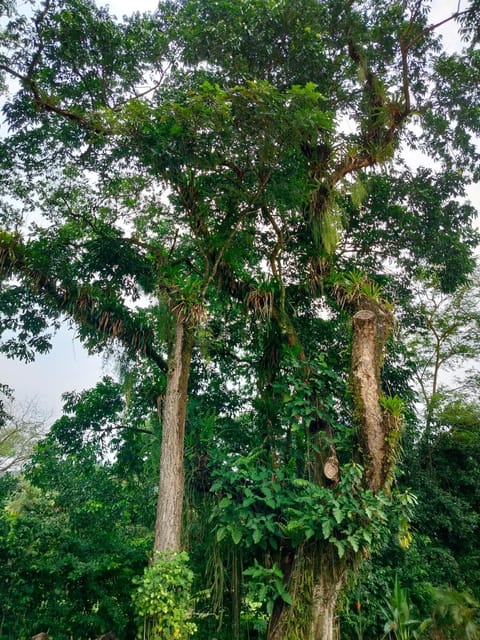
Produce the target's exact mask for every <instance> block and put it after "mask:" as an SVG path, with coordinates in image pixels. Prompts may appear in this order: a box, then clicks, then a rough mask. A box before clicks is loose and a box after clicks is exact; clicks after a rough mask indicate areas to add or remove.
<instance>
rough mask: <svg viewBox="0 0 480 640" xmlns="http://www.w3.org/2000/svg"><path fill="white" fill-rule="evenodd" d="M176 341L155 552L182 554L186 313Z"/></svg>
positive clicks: (190, 336)
mask: <svg viewBox="0 0 480 640" xmlns="http://www.w3.org/2000/svg"><path fill="white" fill-rule="evenodd" d="M175 319H176V331H175V341H174V344H173V347H172V350H171V353H170V357H169V367H168V377H167V390H166V393H165V399H164V404H163V412H162V442H161V450H160V481H159V489H158V504H157V519H156V523H155V543H154V547H153V549H154V551H161V552H164V551H179V550H180V548H181V534H182V509H183V492H184V466H183V457H184V451H183V449H184V437H185V419H186V410H187V395H188V379H189V374H190V363H191V359H192V350H193V342H194V330H193V328H192V327H191V326H190V325H189V323H188V322H187V320H186V319H185V316H184V313H183V310H180V311H179V312H178V313H176V315H175Z"/></svg>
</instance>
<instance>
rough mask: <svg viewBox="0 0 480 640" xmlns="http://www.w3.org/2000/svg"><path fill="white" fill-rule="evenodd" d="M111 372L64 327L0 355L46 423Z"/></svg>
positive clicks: (0, 377) (451, 44)
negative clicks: (21, 353)
mask: <svg viewBox="0 0 480 640" xmlns="http://www.w3.org/2000/svg"><path fill="white" fill-rule="evenodd" d="M100 4H108V6H109V7H110V10H111V13H113V14H115V15H116V16H117V17H121V16H123V15H125V14H129V13H131V12H133V11H153V10H154V9H155V8H156V6H157V0H135V2H131V1H130V2H129V1H127V0H110V1H109V2H101V3H100ZM457 4H458V2H457V0H434V2H433V4H432V19H433V21H434V22H437V21H440V20H441V19H443V18H445V17H446V16H448V15H450V14H452V13H454V12H455V11H456V9H457ZM464 4H465V3H464V2H463V3H462V5H464ZM442 35H443V37H444V43H445V45H446V46H447V48H448V49H449V50H455V49H456V48H458V46H459V43H458V39H457V37H456V33H455V27H454V25H446V26H445V27H444V28H443V30H442ZM468 195H469V198H470V199H471V200H472V202H473V203H474V204H476V205H477V207H478V208H479V210H480V187H479V186H478V185H476V186H473V187H472V188H471V189H470V191H469V194H468ZM113 372H114V365H113V364H112V363H110V364H105V363H104V361H103V358H102V357H101V356H98V355H97V356H89V355H88V354H87V353H86V351H85V350H84V349H83V347H82V345H81V344H80V342H79V341H78V340H77V339H76V338H75V329H74V328H69V327H68V326H67V324H65V325H64V326H63V327H62V328H61V329H60V331H59V332H58V333H57V335H56V337H55V339H54V342H53V348H52V350H51V351H50V352H49V353H48V354H46V355H39V356H37V358H36V360H35V362H33V363H29V364H23V363H20V362H18V361H13V360H8V359H6V358H5V357H4V356H2V355H0V383H4V384H8V385H10V386H11V387H12V388H13V389H14V391H15V398H16V401H17V403H18V404H19V405H20V406H21V407H25V406H29V407H32V408H33V409H32V410H34V411H36V412H37V414H40V415H41V416H43V417H44V418H45V420H47V421H48V422H51V421H52V420H53V419H55V418H57V417H59V416H60V415H61V406H62V401H61V394H62V393H63V392H66V391H73V390H81V389H88V388H90V387H93V386H94V385H95V384H96V382H97V381H98V380H99V379H100V378H101V377H102V375H104V374H112V373H113Z"/></svg>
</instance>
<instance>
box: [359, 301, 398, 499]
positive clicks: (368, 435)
mask: <svg viewBox="0 0 480 640" xmlns="http://www.w3.org/2000/svg"><path fill="white" fill-rule="evenodd" d="M390 325H391V318H390V316H389V315H387V314H386V313H384V312H383V311H382V310H380V309H379V310H378V311H377V313H375V312H374V311H372V310H370V309H363V310H361V311H358V313H356V314H355V316H354V317H353V343H352V386H353V396H354V406H355V418H356V422H357V425H358V428H359V433H360V441H361V445H362V451H363V458H364V460H363V461H364V465H365V473H366V482H367V485H368V487H369V488H370V489H372V491H379V490H380V489H382V488H384V486H385V483H386V481H387V478H388V476H389V474H390V471H391V465H392V452H391V446H390V444H389V439H388V435H389V432H390V430H391V420H390V417H389V416H388V414H387V412H386V411H384V410H383V409H382V406H381V404H380V398H381V384H380V373H381V367H382V362H383V350H384V347H385V342H386V340H387V338H388V333H389V329H390Z"/></svg>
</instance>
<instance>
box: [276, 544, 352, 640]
mask: <svg viewBox="0 0 480 640" xmlns="http://www.w3.org/2000/svg"><path fill="white" fill-rule="evenodd" d="M347 569H348V563H347V562H346V561H345V558H342V559H340V558H339V557H338V554H337V552H336V549H334V547H332V546H331V545H315V544H306V545H302V546H301V547H299V548H298V549H297V550H296V552H295V557H294V560H293V563H292V566H291V570H290V575H289V579H288V592H289V594H290V596H291V598H292V601H293V604H292V605H291V606H290V605H288V604H286V603H285V602H284V601H283V600H281V599H278V601H277V602H276V603H275V607H274V610H273V613H272V617H271V619H270V624H269V627H268V632H267V640H338V638H339V631H338V623H337V618H336V607H337V600H338V596H339V593H340V592H341V590H342V588H343V587H344V585H345V579H346V574H347Z"/></svg>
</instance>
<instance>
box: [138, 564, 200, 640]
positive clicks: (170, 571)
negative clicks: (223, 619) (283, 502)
mask: <svg viewBox="0 0 480 640" xmlns="http://www.w3.org/2000/svg"><path fill="white" fill-rule="evenodd" d="M188 563H189V557H188V554H187V553H186V552H180V553H175V552H172V553H162V554H157V555H156V557H155V561H154V563H153V564H152V566H150V567H147V568H146V569H145V572H144V575H143V577H142V578H141V579H140V580H139V581H138V585H139V586H138V588H137V590H136V592H135V593H134V596H133V599H134V605H135V610H136V612H137V614H138V616H139V617H140V618H141V620H142V622H141V625H140V628H139V632H138V638H141V639H142V640H185V639H186V638H190V637H191V636H192V635H194V634H195V632H196V629H197V628H196V625H195V624H194V623H193V622H192V621H191V613H192V612H191V607H192V598H191V587H192V582H193V571H192V570H191V569H190V568H189V564H188Z"/></svg>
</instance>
